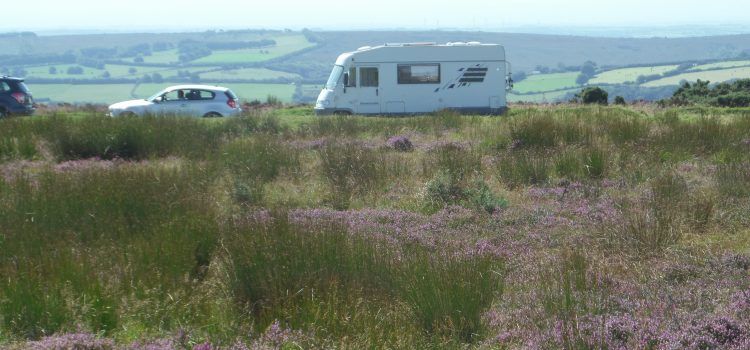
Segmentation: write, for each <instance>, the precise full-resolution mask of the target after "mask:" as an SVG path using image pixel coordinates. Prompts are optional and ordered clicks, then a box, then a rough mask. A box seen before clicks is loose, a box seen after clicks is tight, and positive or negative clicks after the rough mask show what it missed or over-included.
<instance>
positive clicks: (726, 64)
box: [689, 61, 750, 71]
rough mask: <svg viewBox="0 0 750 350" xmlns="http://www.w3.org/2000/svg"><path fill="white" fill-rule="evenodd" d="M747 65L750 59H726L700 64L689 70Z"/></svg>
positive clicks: (749, 64) (749, 63)
mask: <svg viewBox="0 0 750 350" xmlns="http://www.w3.org/2000/svg"><path fill="white" fill-rule="evenodd" d="M745 66H750V61H725V62H716V63H709V64H704V65H700V66H695V67H693V68H691V69H689V70H690V71H700V70H707V69H717V68H734V67H745Z"/></svg>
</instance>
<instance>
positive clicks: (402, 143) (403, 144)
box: [386, 136, 414, 152]
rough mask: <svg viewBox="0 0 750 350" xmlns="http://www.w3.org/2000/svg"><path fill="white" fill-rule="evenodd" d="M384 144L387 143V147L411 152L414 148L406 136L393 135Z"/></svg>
mask: <svg viewBox="0 0 750 350" xmlns="http://www.w3.org/2000/svg"><path fill="white" fill-rule="evenodd" d="M386 144H387V145H388V147H390V148H393V149H395V150H397V151H399V152H411V151H413V150H414V145H413V144H412V143H411V141H410V140H409V138H407V137H406V136H393V137H391V138H389V139H388V141H387V142H386Z"/></svg>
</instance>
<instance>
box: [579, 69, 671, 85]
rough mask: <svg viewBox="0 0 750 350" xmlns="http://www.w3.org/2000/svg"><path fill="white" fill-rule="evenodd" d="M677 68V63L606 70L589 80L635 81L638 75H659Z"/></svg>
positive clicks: (615, 82) (618, 82)
mask: <svg viewBox="0 0 750 350" xmlns="http://www.w3.org/2000/svg"><path fill="white" fill-rule="evenodd" d="M676 68H677V65H667V66H652V67H633V68H622V69H614V70H610V71H606V72H603V73H600V74H597V75H596V76H595V77H594V78H593V79H591V80H589V83H590V84H625V83H630V82H635V81H636V79H638V77H639V76H642V75H643V76H648V75H657V74H658V75H661V74H664V73H666V72H669V71H671V70H674V69H676Z"/></svg>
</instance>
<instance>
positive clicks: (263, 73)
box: [201, 68, 300, 81]
mask: <svg viewBox="0 0 750 350" xmlns="http://www.w3.org/2000/svg"><path fill="white" fill-rule="evenodd" d="M278 78H286V79H298V78H300V76H299V75H298V74H294V73H287V72H279V71H274V70H270V69H266V68H243V69H232V70H220V71H216V72H209V73H203V74H201V79H213V80H222V81H232V80H266V79H278Z"/></svg>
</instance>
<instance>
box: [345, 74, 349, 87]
mask: <svg viewBox="0 0 750 350" xmlns="http://www.w3.org/2000/svg"><path fill="white" fill-rule="evenodd" d="M344 86H349V73H344Z"/></svg>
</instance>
